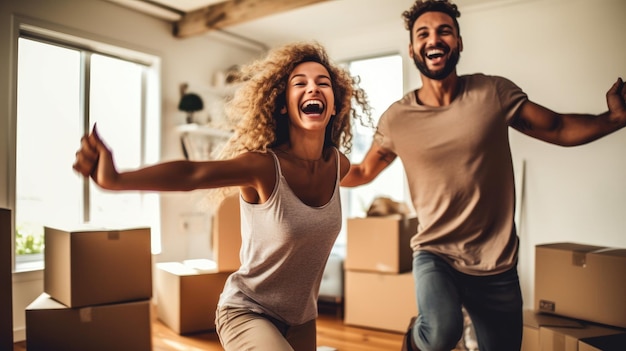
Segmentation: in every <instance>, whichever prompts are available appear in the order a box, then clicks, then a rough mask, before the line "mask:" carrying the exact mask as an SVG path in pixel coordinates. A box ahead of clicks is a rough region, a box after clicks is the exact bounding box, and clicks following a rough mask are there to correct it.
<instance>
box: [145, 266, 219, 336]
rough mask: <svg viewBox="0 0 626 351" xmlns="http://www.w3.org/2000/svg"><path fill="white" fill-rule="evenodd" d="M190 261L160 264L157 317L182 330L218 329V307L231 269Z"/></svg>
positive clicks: (173, 328)
mask: <svg viewBox="0 0 626 351" xmlns="http://www.w3.org/2000/svg"><path fill="white" fill-rule="evenodd" d="M195 267H196V268H194V265H193V264H191V263H190V262H188V263H187V264H184V263H181V262H162V263H157V264H156V273H155V277H154V280H155V289H156V293H155V295H156V301H157V302H156V305H157V306H156V307H157V317H158V318H159V319H160V320H161V321H163V323H164V324H165V325H167V326H168V327H170V328H171V329H172V330H174V331H175V332H176V333H178V334H189V333H194V332H199V331H206V330H211V329H215V310H216V309H217V302H218V300H219V296H220V294H221V293H222V290H223V289H224V283H225V282H226V279H227V278H228V276H229V275H230V272H217V269H216V268H215V265H214V267H213V269H207V270H203V269H200V268H198V266H195Z"/></svg>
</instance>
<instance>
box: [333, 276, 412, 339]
mask: <svg viewBox="0 0 626 351" xmlns="http://www.w3.org/2000/svg"><path fill="white" fill-rule="evenodd" d="M414 291H415V285H414V284H413V274H412V273H411V272H409V273H401V274H388V273H379V272H360V271H346V282H345V293H346V296H345V305H344V306H345V319H344V322H345V323H346V324H348V325H354V326H360V327H367V328H374V329H381V330H388V331H393V332H402V333H404V332H406V328H407V326H408V325H409V321H410V320H411V317H415V316H417V301H416V299H415V293H414Z"/></svg>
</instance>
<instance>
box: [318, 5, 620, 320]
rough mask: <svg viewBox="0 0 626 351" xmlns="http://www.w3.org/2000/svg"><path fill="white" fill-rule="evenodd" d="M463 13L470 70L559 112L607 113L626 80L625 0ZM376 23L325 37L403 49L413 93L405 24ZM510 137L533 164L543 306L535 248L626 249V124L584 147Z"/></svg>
mask: <svg viewBox="0 0 626 351" xmlns="http://www.w3.org/2000/svg"><path fill="white" fill-rule="evenodd" d="M460 11H461V17H460V18H459V22H460V25H461V35H462V37H463V43H464V51H463V53H462V54H461V61H460V64H459V68H458V71H459V73H460V74H465V73H475V72H484V73H487V74H494V75H502V76H504V77H507V78H509V79H511V80H513V81H514V82H516V83H517V84H518V85H519V86H520V87H521V88H522V89H524V90H525V91H526V93H528V95H529V97H530V99H531V100H533V101H535V102H537V103H539V104H542V105H544V106H546V107H548V108H551V109H553V110H555V111H558V112H579V113H594V114H596V113H601V112H604V111H606V109H607V107H606V99H605V94H606V91H607V90H608V89H609V88H610V86H611V85H612V84H613V83H614V82H615V80H616V79H617V78H618V77H620V76H621V77H623V78H626V46H624V45H623V43H624V38H623V34H624V33H626V21H624V20H623V17H624V14H626V1H624V0H594V1H586V0H506V1H505V0H502V1H497V2H494V3H492V4H487V5H477V6H466V7H460ZM368 27H370V28H373V30H371V31H368V30H367V29H365V30H364V31H363V32H361V33H360V35H357V36H354V37H341V38H337V40H336V41H333V42H326V43H324V44H325V45H326V46H327V47H328V48H329V51H331V55H332V56H334V57H335V58H337V59H343V58H353V57H361V56H370V55H375V54H376V53H379V52H390V51H395V52H401V53H402V54H403V56H404V57H405V59H406V69H407V75H406V79H407V83H406V90H407V91H408V90H409V89H414V88H417V87H419V86H420V84H421V83H420V80H419V75H418V74H417V69H415V67H414V66H413V64H412V63H411V61H410V59H409V58H408V56H407V49H408V34H407V32H406V31H405V30H404V28H403V26H402V23H401V22H398V23H397V24H396V26H395V27H392V28H389V27H382V28H378V27H377V24H368ZM510 137H511V147H512V152H513V158H514V163H515V164H516V165H519V164H520V163H521V162H524V163H525V178H524V183H525V190H524V198H523V200H524V201H523V203H522V207H521V209H522V221H521V225H520V228H519V231H520V232H519V236H520V239H521V246H520V263H519V272H520V279H521V284H522V291H523V296H524V300H525V307H527V308H533V303H534V302H533V299H534V295H533V291H534V269H535V267H534V246H535V245H537V244H541V243H547V242H558V241H570V242H579V243H587V244H594V245H600V246H613V247H621V248H626V157H624V152H626V130H621V131H618V132H616V133H614V134H612V135H609V136H607V137H605V138H604V139H601V140H598V141H596V142H594V143H591V144H588V145H584V146H580V147H574V148H562V147H557V146H553V145H549V144H546V143H543V142H540V141H537V140H534V139H531V138H529V137H526V136H524V135H522V134H520V133H518V132H516V131H513V130H511V132H510ZM520 195H521V194H518V196H520Z"/></svg>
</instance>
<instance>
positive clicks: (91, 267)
mask: <svg viewBox="0 0 626 351" xmlns="http://www.w3.org/2000/svg"><path fill="white" fill-rule="evenodd" d="M44 233H45V243H46V246H45V249H44V252H45V253H44V261H45V269H44V292H46V293H48V294H49V295H50V296H52V297H53V298H54V299H55V300H57V301H59V302H61V303H63V304H65V305H66V306H68V307H82V306H91V305H98V304H108V303H117V302H123V301H132V300H142V299H149V298H150V297H152V266H151V265H152V255H151V251H150V229H149V228H131V229H98V228H91V227H87V226H85V227H82V228H80V229H58V228H51V227H46V228H45V230H44Z"/></svg>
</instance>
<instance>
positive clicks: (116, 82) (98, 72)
mask: <svg viewBox="0 0 626 351" xmlns="http://www.w3.org/2000/svg"><path fill="white" fill-rule="evenodd" d="M142 72H143V66H140V65H138V64H134V63H131V62H127V61H123V60H120V59H114V58H111V57H107V56H102V55H93V56H92V58H91V85H90V89H91V90H90V119H91V120H90V125H93V124H94V123H96V124H97V126H98V131H99V133H100V135H101V136H102V138H103V139H104V140H105V142H106V143H107V145H108V146H109V147H110V148H111V150H112V151H113V154H114V155H115V164H116V166H117V168H118V170H124V169H132V168H137V167H139V166H140V165H141V161H142V135H143V133H142ZM90 184H91V185H90V186H91V188H90V196H91V197H90V202H91V206H90V209H91V211H90V221H91V222H97V223H103V222H104V223H112V222H119V223H133V224H136V222H138V221H139V220H140V218H141V195H140V194H139V193H138V192H107V191H103V190H101V189H100V188H98V187H97V186H95V185H94V184H93V182H91V183H90Z"/></svg>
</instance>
